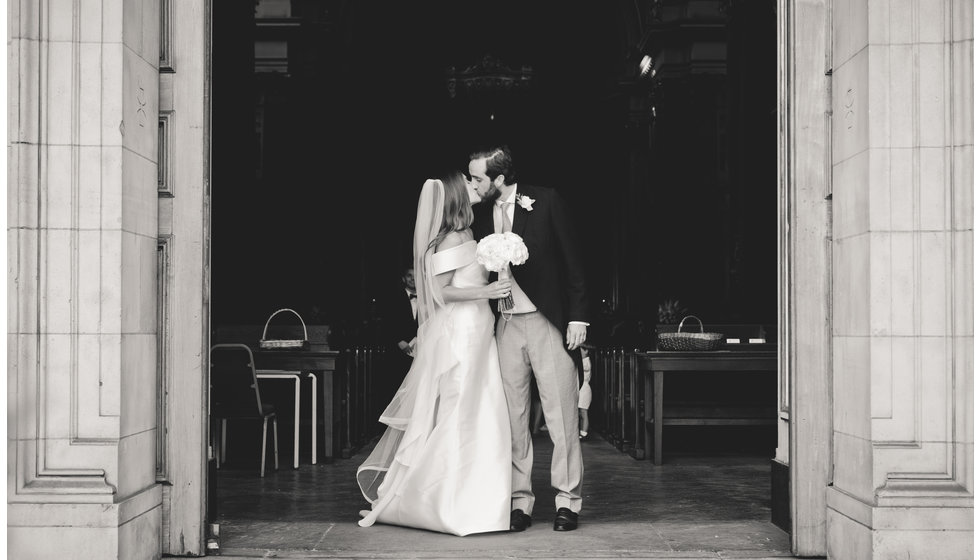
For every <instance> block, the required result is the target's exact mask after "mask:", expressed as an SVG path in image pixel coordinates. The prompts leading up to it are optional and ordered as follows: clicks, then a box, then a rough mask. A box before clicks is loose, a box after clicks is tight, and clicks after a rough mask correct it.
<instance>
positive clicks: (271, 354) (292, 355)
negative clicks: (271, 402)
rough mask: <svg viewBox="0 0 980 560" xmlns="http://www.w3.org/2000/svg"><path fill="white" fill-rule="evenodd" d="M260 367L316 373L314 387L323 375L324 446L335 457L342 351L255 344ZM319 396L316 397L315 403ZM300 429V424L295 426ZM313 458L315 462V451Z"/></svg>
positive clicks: (326, 453)
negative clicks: (335, 385)
mask: <svg viewBox="0 0 980 560" xmlns="http://www.w3.org/2000/svg"><path fill="white" fill-rule="evenodd" d="M252 355H253V356H254V358H255V369H257V370H286V371H299V372H303V373H308V374H313V381H314V383H313V385H312V387H313V391H314V392H315V391H316V389H317V387H316V386H317V383H316V376H317V375H319V376H321V379H320V382H319V385H320V388H321V391H322V398H321V399H320V400H321V402H322V403H323V413H322V414H321V415H320V417H321V418H323V449H324V454H325V456H326V457H327V458H332V457H333V374H334V371H336V369H337V358H338V357H340V352H338V351H336V350H264V349H261V348H257V347H256V348H252ZM315 402H316V399H314V403H315ZM296 409H297V410H299V400H297V401H296ZM295 430H296V433H297V434H298V433H299V425H297V426H295ZM313 437H314V438H316V425H314V426H313ZM313 462H314V463H316V456H315V453H314V457H313Z"/></svg>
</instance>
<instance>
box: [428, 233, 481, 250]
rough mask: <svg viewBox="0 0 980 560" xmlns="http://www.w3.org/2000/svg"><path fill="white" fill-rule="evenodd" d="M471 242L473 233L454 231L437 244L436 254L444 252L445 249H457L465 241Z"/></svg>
mask: <svg viewBox="0 0 980 560" xmlns="http://www.w3.org/2000/svg"><path fill="white" fill-rule="evenodd" d="M472 240H473V232H471V231H470V230H468V229H464V230H463V231H454V232H451V233H449V234H448V235H446V237H445V238H444V239H443V240H442V241H440V242H439V245H437V246H436V252H437V253H438V252H440V251H445V250H446V249H452V248H453V247H458V246H459V245H462V244H463V243H466V242H467V241H472Z"/></svg>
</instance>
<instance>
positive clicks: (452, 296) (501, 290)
mask: <svg viewBox="0 0 980 560" xmlns="http://www.w3.org/2000/svg"><path fill="white" fill-rule="evenodd" d="M465 241H467V239H466V238H464V236H463V235H462V234H459V233H451V234H449V235H447V236H446V238H445V239H443V240H442V243H440V244H439V246H438V247H436V252H437V253H438V252H439V251H445V250H446V249H452V248H453V247H455V246H457V245H461V244H462V243H464V242H465ZM455 273H456V271H455V270H450V271H449V272H443V273H442V274H439V275H437V276H436V285H438V286H439V289H440V291H441V293H442V301H443V302H445V303H453V302H458V301H475V300H481V299H500V298H503V297H506V296H507V294H508V293H510V280H497V281H496V282H493V283H490V284H487V285H486V286H474V287H472V288H458V287H456V286H451V285H450V283H451V282H452V281H453V274H455Z"/></svg>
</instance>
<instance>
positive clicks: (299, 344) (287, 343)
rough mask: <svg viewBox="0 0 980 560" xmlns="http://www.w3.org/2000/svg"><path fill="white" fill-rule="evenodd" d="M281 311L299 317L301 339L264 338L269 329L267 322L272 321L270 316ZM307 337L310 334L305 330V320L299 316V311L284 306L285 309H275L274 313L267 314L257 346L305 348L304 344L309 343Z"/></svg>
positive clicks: (267, 347) (266, 348) (277, 348)
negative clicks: (301, 329) (301, 331)
mask: <svg viewBox="0 0 980 560" xmlns="http://www.w3.org/2000/svg"><path fill="white" fill-rule="evenodd" d="M283 311H289V312H290V313H292V314H293V315H296V318H297V319H299V322H300V324H302V325H303V339H302V340H299V339H286V340H266V338H265V336H266V333H267V332H268V331H269V322H270V321H272V318H273V317H275V316H276V315H278V314H280V313H282V312H283ZM309 338H310V336H309V334H307V332H306V322H305V321H303V318H302V317H300V316H299V313H297V312H295V311H293V310H292V309H288V308H286V309H280V310H278V311H276V312H275V313H273V314H272V315H269V318H268V319H267V320H266V322H265V328H264V329H262V340H260V341H259V348H263V349H265V350H283V349H296V348H306V346H307V345H308V344H309Z"/></svg>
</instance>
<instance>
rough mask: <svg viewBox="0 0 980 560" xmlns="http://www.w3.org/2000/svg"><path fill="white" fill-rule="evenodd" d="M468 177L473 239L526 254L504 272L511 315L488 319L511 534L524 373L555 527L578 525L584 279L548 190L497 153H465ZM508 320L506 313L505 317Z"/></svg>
mask: <svg viewBox="0 0 980 560" xmlns="http://www.w3.org/2000/svg"><path fill="white" fill-rule="evenodd" d="M469 174H470V176H471V177H472V180H473V183H474V186H475V188H476V190H477V192H478V193H479V194H480V196H481V197H482V198H483V203H481V204H479V205H477V206H476V207H475V208H474V211H473V213H474V219H473V234H474V237H476V238H477V239H482V238H484V237H486V236H487V235H490V234H491V233H502V232H508V231H513V232H514V233H516V234H517V235H520V236H521V237H522V238H523V239H524V243H525V244H526V245H527V248H528V253H529V255H530V256H529V257H528V260H527V262H526V263H525V264H523V265H521V266H515V267H514V268H513V269H512V270H511V279H512V281H513V288H512V296H513V298H514V308H513V309H512V310H511V311H512V312H513V314H512V315H510V316H509V317H504V316H501V317H499V318H498V320H497V329H496V337H497V351H498V352H499V354H500V371H501V376H502V377H503V381H504V394H505V395H506V398H507V407H508V409H509V410H510V428H511V451H512V454H513V459H512V461H513V471H512V472H513V488H512V494H511V507H512V509H513V511H511V515H510V529H511V531H523V530H524V529H526V528H527V527H528V526H530V525H531V515H530V514H531V510H532V509H533V508H534V493H533V492H532V491H531V466H532V464H533V462H534V454H533V453H532V450H531V434H530V431H529V429H528V415H529V413H530V408H531V406H530V404H531V403H530V387H531V376H532V375H533V376H534V380H535V381H536V382H537V386H538V392H539V393H540V395H541V406H542V408H543V410H544V417H545V421H546V422H547V424H548V433H549V434H550V435H551V440H552V441H553V442H554V444H555V450H554V454H553V455H552V457H551V485H552V486H554V487H555V489H556V490H557V491H558V494H557V496H556V497H555V507H556V509H557V511H556V513H555V523H554V529H555V530H556V531H572V530H574V529H576V528H577V527H578V512H579V510H581V509H582V450H581V447H580V445H579V437H578V432H579V427H578V370H577V368H576V366H575V362H574V361H573V360H572V357H571V355H570V353H569V352H571V351H573V350H577V349H578V347H579V346H580V345H581V344H582V343H583V342H585V336H586V328H587V327H588V323H587V322H586V319H587V308H588V301H587V299H586V295H585V274H584V272H583V266H582V260H581V258H580V256H579V250H578V246H577V245H576V244H575V242H574V230H573V227H572V221H571V218H570V217H569V216H568V211H567V209H566V208H565V204H564V202H563V201H562V200H561V199H560V198H559V197H558V194H557V193H556V192H555V191H554V190H552V189H549V188H545V187H535V186H531V185H525V184H521V185H520V187H518V184H517V174H516V173H515V171H514V164H513V160H512V158H511V154H510V150H509V149H508V148H507V147H506V146H501V147H497V148H493V149H491V150H486V151H479V152H476V153H474V154H472V155H471V156H470V164H469ZM508 314H509V312H508Z"/></svg>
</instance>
